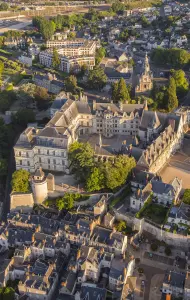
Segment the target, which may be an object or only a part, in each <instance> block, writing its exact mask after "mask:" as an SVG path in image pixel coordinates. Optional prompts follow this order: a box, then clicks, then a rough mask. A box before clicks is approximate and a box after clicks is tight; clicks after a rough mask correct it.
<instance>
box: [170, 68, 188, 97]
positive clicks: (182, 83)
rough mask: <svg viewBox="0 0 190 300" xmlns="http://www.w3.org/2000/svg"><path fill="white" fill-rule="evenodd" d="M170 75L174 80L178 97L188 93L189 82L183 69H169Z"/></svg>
mask: <svg viewBox="0 0 190 300" xmlns="http://www.w3.org/2000/svg"><path fill="white" fill-rule="evenodd" d="M171 76H172V77H173V78H174V80H175V84H176V90H177V95H178V97H183V96H185V95H186V94H187V93H188V89H189V83H188V80H187V78H186V77H185V72H184V71H183V70H171Z"/></svg>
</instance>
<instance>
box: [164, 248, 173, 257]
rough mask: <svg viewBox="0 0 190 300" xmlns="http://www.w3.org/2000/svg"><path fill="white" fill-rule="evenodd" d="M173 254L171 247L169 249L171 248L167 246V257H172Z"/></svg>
mask: <svg viewBox="0 0 190 300" xmlns="http://www.w3.org/2000/svg"><path fill="white" fill-rule="evenodd" d="M171 253H172V251H171V249H170V247H169V246H166V247H165V254H166V255H167V256H170V255H171Z"/></svg>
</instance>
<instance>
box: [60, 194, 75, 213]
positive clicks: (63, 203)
mask: <svg viewBox="0 0 190 300" xmlns="http://www.w3.org/2000/svg"><path fill="white" fill-rule="evenodd" d="M78 198H80V194H73V193H65V194H64V196H63V197H60V198H58V199H57V200H56V206H57V208H58V210H62V209H66V210H69V209H71V208H73V205H74V201H76V200H77V199H78Z"/></svg>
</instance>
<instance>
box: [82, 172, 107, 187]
mask: <svg viewBox="0 0 190 300" xmlns="http://www.w3.org/2000/svg"><path fill="white" fill-rule="evenodd" d="M104 180H105V176H104V173H103V172H102V170H101V168H97V167H95V168H93V169H92V171H91V173H90V175H89V177H88V178H87V181H86V189H87V191H88V192H93V191H99V190H101V189H102V188H103V187H104Z"/></svg>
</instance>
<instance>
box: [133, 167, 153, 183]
mask: <svg viewBox="0 0 190 300" xmlns="http://www.w3.org/2000/svg"><path fill="white" fill-rule="evenodd" d="M154 177H155V175H154V174H152V173H147V172H144V171H140V170H138V169H136V168H134V169H133V171H132V179H131V181H134V182H136V183H139V184H142V185H144V186H145V185H147V183H148V182H150V181H151V180H152V179H153V178H154Z"/></svg>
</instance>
